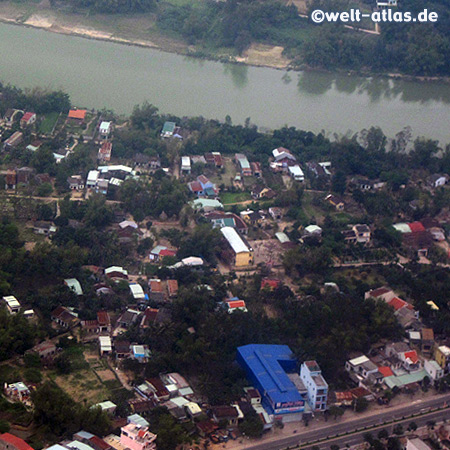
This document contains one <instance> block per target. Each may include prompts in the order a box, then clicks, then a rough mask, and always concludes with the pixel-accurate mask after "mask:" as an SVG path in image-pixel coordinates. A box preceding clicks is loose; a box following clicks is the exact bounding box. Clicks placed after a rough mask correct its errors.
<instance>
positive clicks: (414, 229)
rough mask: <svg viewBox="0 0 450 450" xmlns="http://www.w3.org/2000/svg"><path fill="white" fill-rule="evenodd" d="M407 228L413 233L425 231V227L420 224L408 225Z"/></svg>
mask: <svg viewBox="0 0 450 450" xmlns="http://www.w3.org/2000/svg"><path fill="white" fill-rule="evenodd" d="M408 226H409V228H410V229H411V232H413V233H416V232H418V231H425V227H424V226H423V225H422V223H421V222H412V223H408Z"/></svg>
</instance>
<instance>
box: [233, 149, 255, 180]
mask: <svg viewBox="0 0 450 450" xmlns="http://www.w3.org/2000/svg"><path fill="white" fill-rule="evenodd" d="M235 161H236V164H237V165H238V167H239V169H240V171H241V174H242V176H243V177H251V176H252V169H251V167H250V163H249V162H248V159H247V157H246V156H245V155H243V154H242V153H236V155H235Z"/></svg>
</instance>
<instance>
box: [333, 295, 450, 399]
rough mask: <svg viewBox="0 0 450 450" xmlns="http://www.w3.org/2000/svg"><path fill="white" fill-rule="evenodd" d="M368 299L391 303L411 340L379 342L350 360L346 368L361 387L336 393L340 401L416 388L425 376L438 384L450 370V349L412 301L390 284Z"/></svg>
mask: <svg viewBox="0 0 450 450" xmlns="http://www.w3.org/2000/svg"><path fill="white" fill-rule="evenodd" d="M365 298H366V299H369V298H373V299H375V300H377V301H382V302H385V303H386V304H388V305H389V306H390V307H391V308H392V310H393V314H394V315H395V317H396V318H397V320H398V321H399V323H400V324H401V325H402V326H403V327H404V328H405V330H406V331H407V335H408V339H406V340H404V341H399V342H391V343H387V344H378V345H375V346H374V347H372V349H371V350H370V352H369V354H368V355H364V354H358V355H354V356H353V357H352V358H351V359H349V360H348V361H347V362H346V363H345V370H346V371H347V372H348V374H349V376H350V378H351V380H352V381H353V382H354V383H355V384H356V386H357V388H355V389H353V390H350V391H344V392H337V393H335V403H336V404H338V405H346V404H350V403H351V402H352V400H353V399H354V398H356V397H358V396H362V397H365V398H366V399H367V400H374V399H376V398H377V399H379V398H380V397H381V396H382V395H383V392H384V390H385V389H391V390H393V389H399V390H408V391H414V390H417V389H418V388H419V385H420V384H421V383H423V381H424V379H425V378H428V380H429V381H430V382H431V383H434V382H436V381H438V380H439V379H441V378H443V377H444V376H445V375H447V374H448V373H449V372H450V348H449V347H447V346H446V345H443V344H439V343H438V342H436V341H435V336H434V332H433V329H431V328H427V327H425V326H424V325H423V324H422V322H421V321H420V319H419V314H418V312H417V311H416V310H415V309H414V307H413V305H412V304H411V303H409V302H407V301H405V300H403V299H401V298H400V297H398V296H397V295H396V293H395V292H394V291H393V290H392V289H391V288H389V287H386V286H383V287H380V288H377V289H374V290H371V291H368V292H366V293H365ZM429 303H430V305H429V306H430V307H431V308H433V307H436V305H435V304H434V303H433V302H429Z"/></svg>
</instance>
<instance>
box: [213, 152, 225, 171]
mask: <svg viewBox="0 0 450 450" xmlns="http://www.w3.org/2000/svg"><path fill="white" fill-rule="evenodd" d="M212 155H213V157H214V165H215V166H216V167H217V168H218V169H221V168H222V167H223V159H222V155H221V154H220V153H219V152H212Z"/></svg>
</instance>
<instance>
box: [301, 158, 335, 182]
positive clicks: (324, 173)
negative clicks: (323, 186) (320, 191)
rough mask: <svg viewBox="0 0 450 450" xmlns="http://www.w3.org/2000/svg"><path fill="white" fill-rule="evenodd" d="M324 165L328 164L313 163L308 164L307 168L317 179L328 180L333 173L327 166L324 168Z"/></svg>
mask: <svg viewBox="0 0 450 450" xmlns="http://www.w3.org/2000/svg"><path fill="white" fill-rule="evenodd" d="M323 164H326V163H317V162H314V161H312V162H307V163H306V167H307V168H308V170H309V172H310V173H311V174H312V175H313V176H314V177H315V178H324V179H327V178H329V177H330V176H331V172H330V171H329V170H328V169H327V166H324V165H323Z"/></svg>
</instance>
